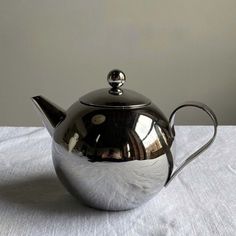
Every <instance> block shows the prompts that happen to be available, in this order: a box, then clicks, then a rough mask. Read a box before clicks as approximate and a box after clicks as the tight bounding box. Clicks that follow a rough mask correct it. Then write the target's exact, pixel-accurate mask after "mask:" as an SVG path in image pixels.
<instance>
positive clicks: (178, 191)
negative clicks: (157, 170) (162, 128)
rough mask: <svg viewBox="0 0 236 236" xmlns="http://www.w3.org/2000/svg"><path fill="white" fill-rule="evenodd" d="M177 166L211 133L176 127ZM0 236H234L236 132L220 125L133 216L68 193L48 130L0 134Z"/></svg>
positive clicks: (208, 129) (3, 131) (3, 130)
mask: <svg viewBox="0 0 236 236" xmlns="http://www.w3.org/2000/svg"><path fill="white" fill-rule="evenodd" d="M176 131H177V132H176V133H177V136H176V147H177V149H176V150H177V151H176V155H175V164H176V165H177V166H178V165H179V164H180V163H181V161H182V160H183V159H184V158H185V157H186V155H187V154H190V153H191V152H192V151H194V149H195V150H196V148H197V147H199V146H200V145H201V144H203V143H204V141H206V140H207V138H209V137H210V135H211V132H212V128H211V127H203V126H202V127H200V126H185V127H184V126H179V127H177V129H176ZM0 235H4V236H5V235H16V236H20V235H24V236H26V235H34V236H37V235H40V236H45V235H66V236H68V235H70V236H73V235H82V236H83V235H85V236H90V235H98V236H102V235H108V236H116V235H122V236H126V235H127V236H136V235H142V236H149V235H154V236H158V235H175V236H176V235H181V236H182V235H197V236H200V235H207V236H208V235H227V236H229V235H234V236H235V235H236V127H232V126H231V127H230V126H221V127H219V131H218V136H217V138H216V141H215V142H214V143H213V144H212V146H211V147H210V148H209V149H208V150H207V151H206V152H204V153H203V154H202V155H201V156H199V157H198V158H197V159H196V160H194V161H193V162H192V163H191V164H190V165H189V166H187V167H186V168H185V169H184V170H183V171H182V172H181V174H180V175H179V176H178V177H177V178H175V179H174V180H173V181H172V182H171V183H170V185H169V186H168V187H167V188H163V190H162V191H161V192H160V193H159V195H157V196H156V197H154V198H153V199H152V200H150V201H149V202H147V203H146V204H144V205H142V206H140V207H139V208H136V209H134V210H130V211H123V212H106V211H99V210H95V209H92V208H89V207H87V206H84V205H82V204H81V203H80V202H78V201H77V200H75V199H74V198H73V197H72V196H70V194H69V193H67V191H66V190H65V189H64V188H63V186H62V185H61V184H60V182H59V180H58V179H57V177H56V175H55V172H54V168H53V164H52V160H51V139H50V136H49V135H48V133H47V131H46V130H45V129H44V128H33V127H30V128H23V127H20V128H15V127H2V128H0Z"/></svg>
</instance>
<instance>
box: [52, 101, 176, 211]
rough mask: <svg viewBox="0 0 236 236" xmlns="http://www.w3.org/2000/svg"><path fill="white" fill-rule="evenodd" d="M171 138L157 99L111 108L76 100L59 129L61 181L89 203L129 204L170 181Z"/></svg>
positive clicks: (56, 149) (56, 156) (56, 158)
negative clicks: (132, 106)
mask: <svg viewBox="0 0 236 236" xmlns="http://www.w3.org/2000/svg"><path fill="white" fill-rule="evenodd" d="M172 141H173V138H171V136H170V132H169V123H168V121H167V119H166V117H165V116H164V115H163V114H162V112H161V111H160V110H159V109H158V108H157V107H156V106H155V105H147V106H145V107H143V108H138V109H107V108H97V107H92V106H86V105H83V104H81V103H79V102H76V103H75V104H74V105H72V106H71V107H70V108H69V109H68V111H67V112H66V118H65V119H64V120H63V122H62V123H60V125H59V126H58V127H57V128H56V129H55V132H54V135H53V144H52V157H53V163H54V166H55V170H56V173H57V175H58V177H59V179H60V180H61V182H62V183H63V184H64V186H65V187H66V188H67V189H68V191H69V192H70V193H72V194H73V195H74V196H76V197H77V198H79V199H80V200H82V201H83V202H84V203H86V204H87V205H89V206H92V207H95V208H99V209H104V210H128V209H132V208H135V207H137V206H140V205H141V204H142V203H144V202H146V201H148V200H149V199H151V198H152V197H153V196H155V195H156V194H157V193H158V192H159V191H160V190H161V189H162V188H163V186H164V185H165V184H166V183H167V181H168V179H169V177H170V175H171V172H172V168H173V159H172V155H171V151H170V147H171V144H172Z"/></svg>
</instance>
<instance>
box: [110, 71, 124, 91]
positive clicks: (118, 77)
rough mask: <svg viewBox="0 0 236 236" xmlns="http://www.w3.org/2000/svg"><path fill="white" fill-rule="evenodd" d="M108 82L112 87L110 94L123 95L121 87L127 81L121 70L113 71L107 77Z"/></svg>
mask: <svg viewBox="0 0 236 236" xmlns="http://www.w3.org/2000/svg"><path fill="white" fill-rule="evenodd" d="M107 81H108V83H109V84H110V85H111V87H112V88H111V89H110V91H109V92H110V93H111V94H114V95H121V94H122V90H121V89H120V87H121V86H122V85H123V84H124V82H125V81H126V76H125V74H124V72H122V71H121V70H112V71H110V72H109V73H108V75H107Z"/></svg>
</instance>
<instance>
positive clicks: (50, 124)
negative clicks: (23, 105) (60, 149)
mask: <svg viewBox="0 0 236 236" xmlns="http://www.w3.org/2000/svg"><path fill="white" fill-rule="evenodd" d="M31 99H32V101H33V103H34V105H35V106H36V107H37V110H38V111H39V114H41V117H42V120H43V124H44V126H45V127H46V128H47V130H48V132H49V134H50V135H51V136H53V133H54V130H55V128H56V127H57V126H58V125H59V124H60V123H61V122H62V121H63V120H64V119H65V117H66V113H65V111H64V110H63V109H61V108H60V107H58V106H57V105H55V104H53V103H52V102H50V101H49V100H47V99H46V98H44V97H42V96H35V97H32V98H31Z"/></svg>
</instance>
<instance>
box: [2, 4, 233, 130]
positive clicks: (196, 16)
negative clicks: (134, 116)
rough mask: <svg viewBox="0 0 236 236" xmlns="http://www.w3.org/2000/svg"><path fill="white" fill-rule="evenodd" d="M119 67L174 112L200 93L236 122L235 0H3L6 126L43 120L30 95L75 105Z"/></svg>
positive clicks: (191, 116) (192, 114)
mask: <svg viewBox="0 0 236 236" xmlns="http://www.w3.org/2000/svg"><path fill="white" fill-rule="evenodd" d="M113 68H119V69H122V70H123V71H124V72H125V73H126V75H127V82H126V84H125V87H126V88H129V89H133V90H136V91H139V92H141V93H143V94H144V95H146V96H148V97H150V98H151V99H152V100H153V102H155V103H156V104H157V105H158V106H159V107H160V108H161V109H162V110H163V111H164V113H165V114H166V115H167V116H169V114H170V113H171V111H172V110H173V109H174V108H175V107H176V106H177V105H179V104H180V103H181V102H184V101H188V100H198V101H201V102H204V103H206V104H208V105H209V106H210V107H212V109H213V110H214V111H215V113H216V114H217V116H218V119H219V122H220V124H235V123H236V122H235V121H236V106H235V101H236V93H235V90H236V1H235V0H224V1H223V0H204V1H199V0H178V1H169V0H162V1H158V0H152V1H150V0H149V1H138V0H129V1H127V0H121V1H114V0H106V1H101V0H99V1H82V0H73V1H64V0H40V1H38V0H31V1H29V0H0V83H1V84H0V85H1V86H0V109H1V113H0V114H1V115H0V125H1V126H37V125H41V122H40V118H39V117H37V113H36V112H35V109H34V108H33V105H32V104H31V101H30V97H31V96H34V95H39V94H43V95H44V96H45V97H47V98H49V99H50V100H52V101H53V102H55V103H57V104H58V105H60V106H61V107H63V108H65V109H67V108H68V107H69V106H70V105H71V104H72V103H73V102H74V101H75V100H77V99H78V98H79V97H80V96H82V95H83V94H85V93H87V92H89V91H91V90H95V89H97V88H102V87H107V82H106V75H107V73H108V72H109V71H110V70H111V69H113ZM178 121H179V123H182V124H187V123H193V124H194V123H197V121H199V122H200V123H203V124H205V123H207V119H206V117H205V116H204V115H203V114H201V112H196V111H193V110H190V109H186V111H184V112H183V113H182V114H181V115H179V117H178Z"/></svg>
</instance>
